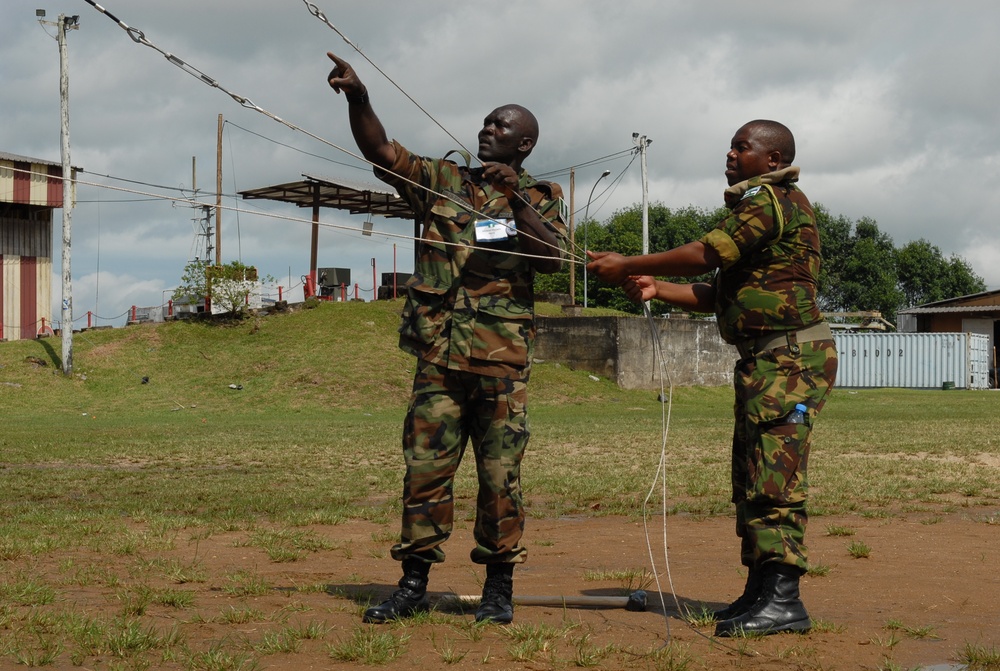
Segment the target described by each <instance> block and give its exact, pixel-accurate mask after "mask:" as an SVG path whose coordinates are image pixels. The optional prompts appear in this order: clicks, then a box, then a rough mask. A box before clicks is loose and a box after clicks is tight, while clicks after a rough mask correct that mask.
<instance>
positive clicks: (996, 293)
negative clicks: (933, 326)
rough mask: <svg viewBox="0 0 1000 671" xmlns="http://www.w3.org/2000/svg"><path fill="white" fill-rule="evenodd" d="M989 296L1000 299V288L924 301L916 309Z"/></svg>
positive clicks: (953, 303)
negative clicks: (929, 301)
mask: <svg viewBox="0 0 1000 671" xmlns="http://www.w3.org/2000/svg"><path fill="white" fill-rule="evenodd" d="M988 296H989V297H996V298H998V299H1000V290H997V289H994V290H993V291H981V292H979V293H978V294H969V295H967V296H956V297H954V298H945V299H944V300H940V301H933V302H931V303H924V304H923V305H918V306H916V308H915V309H922V308H930V307H934V306H942V307H943V306H946V305H955V304H956V303H962V302H964V301H971V300H978V299H980V298H986V297H988ZM911 309H914V308H911ZM901 312H903V311H902V310H901Z"/></svg>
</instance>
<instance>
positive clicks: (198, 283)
mask: <svg viewBox="0 0 1000 671" xmlns="http://www.w3.org/2000/svg"><path fill="white" fill-rule="evenodd" d="M207 268H208V262H207V261H199V260H195V261H190V262H188V264H187V265H186V266H184V272H183V273H182V274H181V283H180V286H178V287H177V288H176V289H174V293H173V300H174V303H183V304H190V303H198V302H199V301H201V300H202V299H204V298H205V296H207V295H208V279H207V278H206V276H205V270H206V269H207Z"/></svg>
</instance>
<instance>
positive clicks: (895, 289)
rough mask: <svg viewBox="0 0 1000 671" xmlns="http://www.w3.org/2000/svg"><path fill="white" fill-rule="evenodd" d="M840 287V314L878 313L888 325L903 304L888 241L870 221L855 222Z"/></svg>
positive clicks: (872, 221) (893, 251)
mask: <svg viewBox="0 0 1000 671" xmlns="http://www.w3.org/2000/svg"><path fill="white" fill-rule="evenodd" d="M850 247H851V248H850V254H849V256H848V257H847V259H846V261H845V264H844V275H843V277H842V281H841V285H840V293H841V300H842V301H843V305H842V308H843V309H844V310H878V311H879V312H881V313H882V316H883V317H885V318H886V319H888V320H889V321H891V322H894V321H895V319H896V310H897V309H898V308H899V306H900V305H902V303H903V292H902V291H901V290H900V289H899V286H898V281H897V277H898V275H897V272H896V254H895V252H896V248H895V246H894V245H893V242H892V238H891V237H890V236H889V235H888V234H886V233H883V232H882V231H880V230H879V227H878V224H877V223H876V222H875V220H874V219H869V218H867V217H864V218H862V219H859V220H858V222H857V223H856V224H855V227H854V237H853V240H852V244H851V246H850Z"/></svg>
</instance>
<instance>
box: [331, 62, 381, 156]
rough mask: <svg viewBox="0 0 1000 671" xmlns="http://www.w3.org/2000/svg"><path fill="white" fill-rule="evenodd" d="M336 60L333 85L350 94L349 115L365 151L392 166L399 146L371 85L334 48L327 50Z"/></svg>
mask: <svg viewBox="0 0 1000 671" xmlns="http://www.w3.org/2000/svg"><path fill="white" fill-rule="evenodd" d="M326 55H327V56H329V58H330V60H331V61H333V63H334V68H333V70H331V71H330V74H329V76H328V77H327V82H328V83H329V84H330V87H331V88H332V89H333V90H334V91H336V92H337V93H343V94H344V97H345V98H347V109H348V115H349V118H350V121H351V132H352V133H353V134H354V141H355V142H356V143H357V145H358V149H360V150H361V154H362V155H363V156H364V157H365V158H366V159H368V160H369V161H371V162H372V163H374V164H375V165H377V166H378V167H380V168H383V169H388V168H389V167H391V166H392V164H393V162H394V161H395V160H396V149H395V147H394V146H393V144H392V143H391V142H389V138H388V136H386V134H385V128H383V127H382V122H381V121H379V118H378V117H377V116H376V115H375V110H373V109H372V105H371V102H369V100H368V89H366V88H365V85H364V84H363V83H362V82H361V79H360V78H359V77H358V74H357V73H356V72H355V71H354V68H352V67H351V64H350V63H348V62H347V61H345V60H343V59H342V58H339V57H338V56H336V55H335V54H333V53H332V52H329V51H328V52H326Z"/></svg>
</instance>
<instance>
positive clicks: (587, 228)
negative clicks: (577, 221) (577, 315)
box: [570, 170, 611, 307]
mask: <svg viewBox="0 0 1000 671" xmlns="http://www.w3.org/2000/svg"><path fill="white" fill-rule="evenodd" d="M610 174H611V171H610V170H605V171H604V172H602V173H601V176H600V177H598V178H597V181H596V182H594V186H592V187H590V196H588V197H587V209H586V210H584V213H583V225H584V229H583V251H587V233H588V231H590V225H589V224H588V223H587V217H589V216H590V201H591V200H593V199H594V189H596V188H597V185H598V184H599V183H600V181H601V180H602V179H604V178H605V177H607V176H608V175H610ZM570 210H571V211H572V206H570ZM583 307H587V264H586V262H584V264H583Z"/></svg>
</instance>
